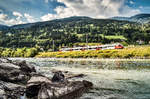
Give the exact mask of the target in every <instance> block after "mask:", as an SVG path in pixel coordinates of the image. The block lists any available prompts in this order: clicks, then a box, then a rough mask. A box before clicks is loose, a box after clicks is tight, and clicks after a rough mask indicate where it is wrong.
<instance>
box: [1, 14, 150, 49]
mask: <svg viewBox="0 0 150 99" xmlns="http://www.w3.org/2000/svg"><path fill="white" fill-rule="evenodd" d="M143 26H144V25H143ZM143 26H142V25H141V24H140V23H136V22H129V21H118V20H112V19H93V18H89V17H82V16H80V17H69V18H64V19H56V20H51V21H46V22H37V23H29V24H23V25H15V26H12V27H10V28H9V29H7V30H3V31H2V33H0V37H1V39H0V46H1V47H11V48H18V47H40V48H43V49H46V50H47V49H51V48H53V43H54V44H55V49H58V48H60V47H62V46H70V47H71V46H73V44H75V43H85V42H87V36H88V42H89V43H90V42H91V43H111V42H123V41H124V40H128V42H129V43H134V42H136V41H137V40H139V39H140V40H145V42H148V41H150V35H149V34H150V33H149V31H150V28H148V26H146V27H145V29H146V32H143V31H142V29H143ZM145 36H146V37H145ZM122 38H125V39H122Z"/></svg>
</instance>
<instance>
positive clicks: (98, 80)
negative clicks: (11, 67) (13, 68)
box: [12, 58, 150, 99]
mask: <svg viewBox="0 0 150 99" xmlns="http://www.w3.org/2000/svg"><path fill="white" fill-rule="evenodd" d="M12 59H13V60H26V61H27V62H29V63H30V64H33V65H35V66H36V69H37V70H38V71H40V72H41V73H43V74H44V75H46V76H48V77H52V73H51V70H54V69H55V70H62V71H70V72H72V73H75V74H79V73H83V74H85V75H87V76H86V77H84V78H78V79H75V80H83V79H84V80H88V81H91V82H93V84H94V88H93V89H92V90H90V91H89V92H88V93H85V94H83V96H82V97H80V99H150V60H149V59H147V60H145V59H55V58H12Z"/></svg>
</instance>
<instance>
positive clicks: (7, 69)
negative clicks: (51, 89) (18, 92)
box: [0, 58, 36, 84]
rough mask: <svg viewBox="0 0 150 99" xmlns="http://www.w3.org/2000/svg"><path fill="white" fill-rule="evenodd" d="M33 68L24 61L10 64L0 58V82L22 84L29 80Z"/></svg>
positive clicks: (9, 61)
mask: <svg viewBox="0 0 150 99" xmlns="http://www.w3.org/2000/svg"><path fill="white" fill-rule="evenodd" d="M33 72H36V70H35V68H34V67H32V66H29V65H27V64H26V62H25V61H21V62H12V61H11V60H8V59H3V58H0V80H1V81H5V82H12V83H24V84H26V82H27V81H28V80H29V79H30V77H31V75H32V73H33Z"/></svg>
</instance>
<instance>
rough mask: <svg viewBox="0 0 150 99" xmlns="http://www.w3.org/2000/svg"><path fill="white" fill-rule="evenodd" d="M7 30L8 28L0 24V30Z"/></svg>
mask: <svg viewBox="0 0 150 99" xmlns="http://www.w3.org/2000/svg"><path fill="white" fill-rule="evenodd" d="M8 28H9V27H8V26H6V25H1V24H0V30H5V29H8Z"/></svg>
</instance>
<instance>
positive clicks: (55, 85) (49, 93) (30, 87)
mask: <svg viewBox="0 0 150 99" xmlns="http://www.w3.org/2000/svg"><path fill="white" fill-rule="evenodd" d="M92 86H93V84H92V83H91V82H89V81H85V80H83V81H68V80H66V79H65V78H64V75H63V74H62V73H61V72H57V73H55V74H54V76H53V78H52V80H51V79H49V78H47V77H45V76H41V75H35V76H33V77H31V79H30V80H29V81H28V83H27V86H26V95H27V97H29V98H33V97H34V98H35V99H76V98H77V97H79V96H81V95H82V94H83V93H84V92H86V91H88V89H90V88H91V87H92Z"/></svg>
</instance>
